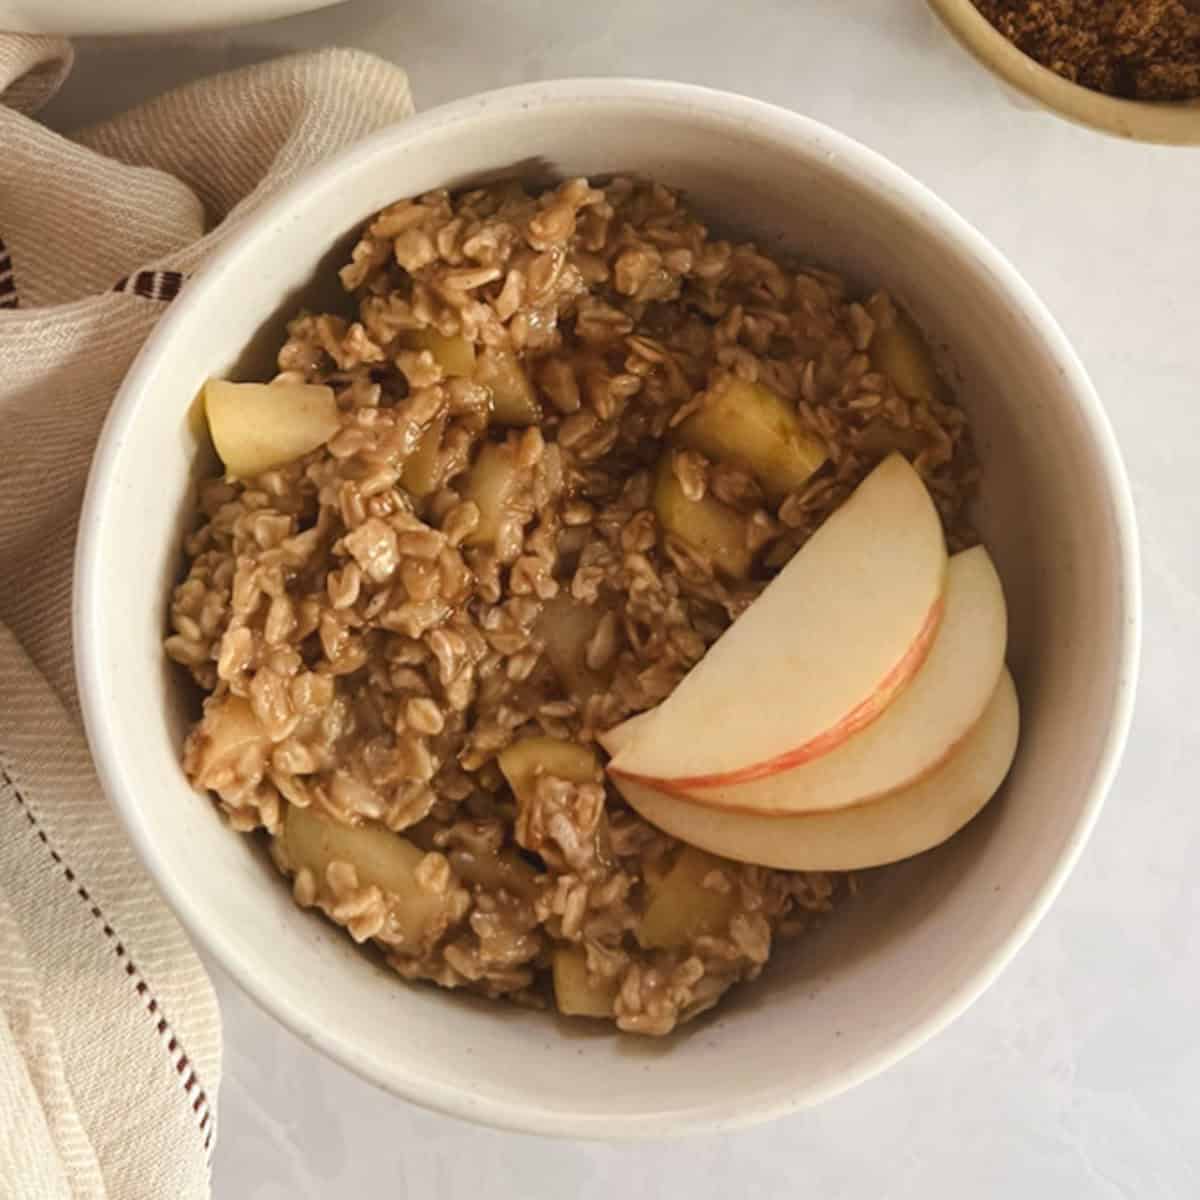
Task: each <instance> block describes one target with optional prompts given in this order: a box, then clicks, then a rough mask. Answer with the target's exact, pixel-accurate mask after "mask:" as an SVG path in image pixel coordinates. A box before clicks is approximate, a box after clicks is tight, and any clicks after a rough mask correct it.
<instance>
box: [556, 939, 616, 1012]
mask: <svg viewBox="0 0 1200 1200" xmlns="http://www.w3.org/2000/svg"><path fill="white" fill-rule="evenodd" d="M553 973H554V1003H555V1004H556V1005H557V1006H558V1011H559V1012H561V1013H563V1014H564V1015H566V1016H568V1017H611V1016H612V1015H613V1006H614V1004H615V1003H616V999H617V988H618V980H616V979H605V978H604V977H603V976H599V975H593V974H591V973H590V972H589V971H588V966H587V954H586V953H585V952H584V951H583V950H581V949H579V948H577V947H575V946H567V947H561V948H559V949H557V950H555V951H554V960H553Z"/></svg>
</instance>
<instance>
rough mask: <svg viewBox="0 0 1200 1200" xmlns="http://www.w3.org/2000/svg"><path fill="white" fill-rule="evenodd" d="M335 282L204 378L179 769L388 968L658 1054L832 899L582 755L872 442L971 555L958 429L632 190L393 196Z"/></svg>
mask: <svg viewBox="0 0 1200 1200" xmlns="http://www.w3.org/2000/svg"><path fill="white" fill-rule="evenodd" d="M341 280H342V283H343V285H344V287H345V289H346V291H347V293H348V294H349V309H352V312H353V315H352V316H340V315H333V314H320V315H316V314H303V315H300V316H298V317H297V318H296V319H295V320H294V321H293V322H292V323H291V325H290V327H289V336H288V339H287V341H286V342H285V344H284V345H283V347H282V348H281V349H280V351H279V356H278V366H279V374H278V375H277V376H276V377H275V379H274V380H273V381H272V382H271V384H270V385H269V386H264V385H242V384H216V383H214V384H210V385H209V391H208V397H207V405H208V414H209V420H210V424H211V427H212V432H213V437H214V441H215V443H216V445H217V448H218V450H219V451H220V453H221V455H222V458H223V459H224V462H225V467H226V473H225V474H224V475H222V476H221V477H219V478H215V479H212V480H210V481H208V482H207V483H206V484H204V486H203V487H202V488H201V490H200V495H199V501H198V507H199V527H198V528H197V529H196V531H195V532H194V533H193V534H191V536H190V537H189V538H188V539H187V543H186V554H187V560H188V566H187V575H186V578H185V579H184V580H183V582H182V583H180V584H179V585H178V587H177V588H176V589H175V592H174V596H173V600H172V604H171V626H172V632H171V634H170V636H169V637H168V638H167V640H166V649H167V653H168V654H169V655H170V656H171V657H172V658H173V659H174V660H175V661H176V662H178V663H181V664H183V665H184V666H185V667H187V668H188V669H189V671H190V672H191V674H192V676H193V677H194V679H195V681H196V682H197V683H198V684H199V686H200V688H201V689H202V690H203V692H204V693H205V694H206V695H205V699H204V709H203V716H202V717H201V718H200V720H199V721H198V723H197V724H196V726H195V728H194V729H193V731H192V733H191V735H190V736H189V738H188V739H187V743H186V748H185V752H184V763H185V767H186V770H187V773H188V775H189V777H190V779H191V780H192V781H193V782H194V784H195V785H196V786H197V787H198V788H202V789H207V790H208V791H210V792H212V793H215V796H216V798H217V801H218V803H219V805H220V808H221V809H222V811H223V812H224V813H225V815H226V817H227V818H228V820H229V823H230V824H231V825H232V826H233V828H234V829H236V830H239V831H242V832H247V833H249V832H252V831H261V834H262V835H263V836H265V837H266V838H267V839H268V841H269V845H270V849H271V854H272V857H273V859H274V861H275V863H276V864H277V865H278V867H279V869H280V870H281V871H282V872H283V873H284V874H286V875H287V876H289V877H290V879H291V886H292V890H293V893H294V895H295V898H296V900H297V901H298V902H299V903H300V904H302V905H305V906H314V907H316V908H319V909H320V910H321V911H322V912H323V913H325V915H326V916H328V917H329V918H330V919H332V920H333V921H335V922H337V923H339V924H341V925H343V926H345V927H346V928H347V930H348V931H349V933H350V935H351V936H352V937H354V938H355V939H356V940H357V941H359V942H372V943H373V944H374V945H375V946H377V947H378V948H379V950H380V951H381V952H382V954H383V956H384V957H385V958H386V961H387V962H388V963H389V964H390V965H391V966H392V967H393V968H394V969H395V970H396V971H397V972H399V974H401V975H403V976H405V977H406V978H409V979H426V980H432V981H434V982H435V983H438V984H441V985H443V986H445V987H465V988H468V989H471V990H473V991H476V992H481V993H483V994H485V995H488V996H493V997H505V998H509V999H512V1000H516V1001H519V1002H522V1003H532V1004H543V1003H548V1002H556V1003H557V1006H558V1008H559V1009H560V1010H562V1011H564V1012H567V1013H576V1014H583V1015H592V1016H603V1017H609V1018H611V1019H614V1020H615V1021H616V1024H617V1025H618V1026H619V1027H620V1028H621V1029H623V1030H626V1031H630V1032H636V1033H649V1034H664V1033H667V1032H669V1031H670V1030H671V1029H672V1028H674V1027H675V1026H676V1024H677V1023H679V1022H680V1021H683V1020H685V1019H687V1018H689V1017H691V1016H693V1015H695V1014H696V1013H699V1012H701V1011H703V1010H705V1009H706V1008H709V1007H710V1006H711V1005H713V1004H714V1003H715V1002H716V1001H717V1000H718V999H719V998H720V997H721V996H722V995H723V994H724V993H725V992H726V991H727V990H728V988H729V987H730V986H731V985H732V984H733V983H735V982H737V981H739V980H742V979H751V978H753V977H755V976H756V975H758V973H759V972H760V971H761V970H762V968H763V965H764V964H765V962H766V961H767V959H768V957H769V955H770V952H771V947H772V943H773V940H774V938H775V937H777V936H779V935H782V934H786V933H792V932H795V931H798V930H801V929H803V928H804V926H805V925H806V924H807V923H808V922H809V921H810V920H811V919H813V918H814V916H817V915H819V914H821V913H824V912H826V911H827V910H829V908H830V907H831V906H832V905H833V903H834V902H835V900H836V898H837V896H838V894H839V892H841V891H842V890H843V889H844V887H845V881H844V879H842V878H840V877H837V876H834V875H829V874H824V873H800V872H784V871H775V870H767V869H764V868H761V867H752V866H745V865H741V864H737V863H733V862H730V861H727V860H723V859H718V858H715V857H713V856H710V855H708V854H705V853H703V852H701V851H699V850H695V849H692V848H689V847H685V846H683V845H682V843H680V842H678V841H676V840H675V839H674V838H671V837H669V836H667V835H666V834H664V833H661V832H659V831H658V830H656V829H655V828H654V827H652V826H651V825H649V824H647V823H646V822H645V821H643V820H642V819H641V818H639V817H638V816H636V815H635V814H634V812H633V811H632V810H631V809H629V808H628V807H626V805H625V804H624V803H623V802H622V801H621V800H620V798H619V796H618V795H617V793H616V792H615V791H614V790H612V789H611V788H610V787H608V786H607V785H606V783H605V777H604V773H603V770H602V763H603V754H602V752H601V751H600V750H599V748H598V746H597V736H598V735H599V734H603V733H604V732H605V731H606V730H609V729H610V728H612V727H613V726H614V725H616V724H617V723H618V722H620V721H622V720H623V719H625V718H627V717H629V716H630V715H632V714H635V713H639V712H642V711H643V710H646V709H649V708H651V707H652V706H654V705H656V704H657V703H658V702H659V701H661V700H662V699H663V698H664V697H665V696H667V695H668V694H669V693H670V692H671V691H672V689H673V688H674V687H675V685H676V684H677V683H678V681H679V680H680V679H681V678H682V677H683V676H684V674H685V673H687V672H688V670H689V669H690V668H691V667H692V666H693V665H694V664H695V663H696V662H697V661H698V660H699V659H700V658H701V657H702V656H703V655H704V653H705V651H706V648H707V647H708V646H710V645H711V644H712V643H713V642H714V641H715V640H716V639H717V638H718V637H719V636H720V635H721V633H722V632H723V631H724V630H725V629H726V627H727V626H728V625H729V624H730V622H732V621H733V620H735V619H736V618H737V617H738V615H739V613H741V612H742V611H743V610H744V609H745V608H746V607H747V606H748V605H749V604H750V603H751V601H753V599H754V598H755V596H756V595H757V594H758V593H759V592H760V591H761V590H762V588H763V587H764V586H765V584H766V582H767V581H768V580H769V579H770V578H771V577H772V575H773V574H774V573H776V572H777V571H778V570H779V569H780V567H781V566H782V565H783V564H785V563H786V562H787V561H788V560H789V559H790V557H791V556H792V554H793V553H794V552H795V551H796V550H797V549H798V548H799V547H800V546H801V545H802V544H803V543H804V542H805V540H806V539H807V537H808V536H809V534H810V533H811V532H812V531H813V530H814V529H815V528H816V527H817V526H818V525H819V524H820V523H821V522H822V521H823V520H824V519H825V517H826V516H828V515H829V513H830V512H832V510H833V509H834V508H836V507H837V506H838V505H839V504H840V503H841V501H842V500H843V499H844V498H845V497H846V496H847V495H848V494H849V493H850V491H851V490H852V489H853V488H854V487H855V486H856V485H857V484H858V483H859V482H860V481H861V480H862V479H863V477H864V476H865V475H866V473H867V472H868V471H869V470H870V469H871V467H873V466H874V465H875V464H876V463H878V462H879V461H880V460H881V459H882V458H883V457H885V456H886V455H887V454H888V453H890V452H892V451H894V450H897V449H899V450H901V451H902V452H904V453H905V455H906V456H907V457H908V458H909V459H910V460H911V461H913V463H914V464H915V465H916V467H917V469H918V471H919V473H920V475H921V477H922V479H923V480H924V482H925V484H926V485H927V487H928V488H929V490H930V493H931V494H932V496H933V497H934V500H935V502H936V504H937V506H938V509H939V512H940V514H941V517H942V521H943V524H944V526H945V528H946V531H947V536H948V539H949V541H950V543H951V545H952V547H959V546H963V545H967V544H969V543H970V542H971V540H972V535H971V532H970V529H969V527H968V525H967V523H966V519H965V515H964V507H965V504H966V502H967V500H968V498H969V496H970V494H971V491H972V488H973V486H974V481H975V474H976V469H975V465H974V459H973V456H972V452H971V448H970V443H969V437H968V434H967V429H966V422H965V418H964V416H963V413H962V412H961V410H960V409H959V408H958V407H957V405H956V404H955V402H954V400H953V397H952V396H951V395H950V393H949V392H948V390H947V389H946V387H945V385H944V384H943V383H942V381H941V380H940V379H939V377H938V376H937V375H936V373H935V372H934V371H933V368H932V366H931V364H930V361H929V358H928V354H927V351H926V349H925V347H924V345H923V343H922V342H921V340H920V338H919V335H917V334H916V332H915V329H914V327H913V326H912V325H911V323H910V322H909V321H908V319H907V317H905V315H904V314H903V313H902V312H901V311H899V310H898V309H897V308H896V307H895V306H894V305H893V304H892V302H891V301H890V300H889V298H888V297H887V296H886V295H884V294H881V293H880V294H876V295H873V296H870V297H867V298H863V299H857V298H855V297H854V296H853V295H851V294H850V293H849V291H848V289H847V287H846V285H845V284H844V283H843V281H842V280H840V279H839V278H837V277H836V276H833V275H831V274H829V273H827V272H825V271H821V270H817V269H815V268H811V267H804V268H796V267H794V266H789V265H787V264H784V263H782V262H780V261H777V260H776V259H774V258H772V257H769V256H768V255H766V254H764V253H763V252H761V251H760V250H758V249H757V248H756V247H755V246H754V245H751V244H734V243H730V242H728V241H723V240H721V239H719V238H716V237H713V236H711V235H710V234H709V231H708V230H707V229H706V228H705V226H704V225H703V224H702V223H700V221H698V220H697V219H696V218H695V217H694V216H693V215H692V214H691V213H690V212H689V211H688V210H687V208H686V207H685V206H684V205H683V203H682V202H681V201H680V199H679V197H678V196H676V195H675V194H673V193H672V192H670V191H668V190H667V189H665V188H663V187H660V186H658V185H655V184H652V183H640V182H633V181H630V180H626V179H616V180H614V181H613V182H611V183H609V184H607V185H605V186H603V187H601V186H592V185H591V184H589V182H588V181H587V180H583V179H576V180H571V181H569V182H567V183H564V184H562V185H561V186H559V187H556V188H553V189H550V190H546V191H543V192H541V193H540V194H535V195H531V194H527V193H526V191H525V190H523V189H522V188H521V187H519V186H518V185H516V184H513V183H505V184H500V185H495V186H490V187H487V188H483V189H479V190H475V191H470V192H466V193H463V194H460V195H451V194H449V193H447V192H444V191H439V192H433V193H430V194H429V195H426V196H422V197H420V198H419V199H416V200H405V201H401V202H399V203H397V204H394V205H392V206H391V207H389V208H387V209H385V210H384V211H383V212H381V213H380V214H378V216H376V217H375V218H374V220H372V221H371V222H370V224H369V225H368V226H367V228H366V230H365V231H364V233H363V234H362V237H361V239H360V240H359V242H358V244H357V245H356V246H355V247H354V250H353V254H352V256H351V260H350V262H349V263H348V264H347V265H346V266H345V267H344V268H343V269H342V272H341ZM711 733H712V731H706V730H698V731H697V735H698V736H707V735H711Z"/></svg>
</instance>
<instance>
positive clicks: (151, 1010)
mask: <svg viewBox="0 0 1200 1200" xmlns="http://www.w3.org/2000/svg"><path fill="white" fill-rule="evenodd" d="M70 64H71V50H70V47H69V46H68V45H67V43H65V42H63V41H61V40H59V39H55V38H39V37H23V36H16V35H4V34H0V1198H3V1200H8V1198H16V1197H19V1198H21V1200H26V1198H28V1200H59V1198H66V1197H72V1198H80V1197H88V1198H93V1197H95V1198H97V1200H100V1198H104V1200H147V1198H158V1197H163V1198H169V1200H192V1198H194V1197H202V1196H207V1195H208V1194H209V1177H210V1163H211V1155H212V1148H213V1144H214V1136H215V1129H216V1096H217V1086H218V1081H219V1078H220V1070H221V1038H220V1023H219V1017H218V1013H217V1008H216V1002H215V999H214V996H213V992H212V988H211V986H210V984H209V982H208V979H207V978H206V976H205V974H204V970H203V968H202V966H201V964H200V962H199V960H198V959H197V957H196V955H195V953H194V952H193V950H192V949H191V947H190V946H189V945H188V942H187V940H186V938H185V936H184V934H183V932H182V930H181V929H180V927H179V925H178V924H177V923H176V921H175V919H174V917H173V916H172V915H171V914H170V912H169V911H168V910H167V909H166V907H165V906H164V905H163V903H162V901H161V899H160V898H159V897H158V895H157V893H156V892H155V890H154V887H153V885H152V884H151V883H150V881H149V880H148V879H147V878H146V876H145V875H144V874H143V873H142V871H141V869H140V867H139V866H138V864H137V863H136V861H135V859H134V857H133V855H132V852H131V851H130V849H129V847H128V845H127V844H126V841H125V839H124V836H123V833H122V831H121V829H120V827H119V825H118V824H117V822H116V819H115V818H114V816H113V814H112V812H111V811H110V809H109V807H108V805H107V804H106V802H105V800H104V798H103V796H102V795H101V794H100V790H99V787H98V785H97V783H96V779H95V776H94V774H93V772H92V768H91V765H90V762H89V759H88V754H87V748H86V745H85V742H84V740H83V735H82V733H81V730H80V725H79V715H78V706H77V703H76V699H75V694H74V683H73V677H72V669H71V644H70V591H71V558H72V552H73V548H74V537H75V525H76V520H77V516H78V510H79V504H80V500H81V498H82V494H83V488H84V482H85V479H86V476H87V469H88V463H89V461H90V459H91V453H92V448H93V445H94V443H95V440H96V436H97V434H98V432H99V429H100V425H101V422H102V421H103V419H104V415H105V412H106V411H107V408H108V405H109V403H110V401H111V399H112V396H113V393H114V392H115V390H116V388H117V386H118V385H119V383H120V381H121V378H122V376H123V375H124V373H125V371H126V370H127V368H128V367H129V364H130V362H131V361H132V360H133V357H134V355H135V354H136V353H137V350H138V347H139V346H140V345H141V343H142V341H143V340H144V338H145V337H146V334H147V333H148V332H149V331H150V329H151V327H152V326H153V325H154V323H155V321H156V320H157V319H158V317H159V316H160V315H161V313H162V312H163V310H164V308H165V307H166V305H167V304H169V303H170V301H171V300H172V298H173V297H174V296H175V295H176V294H177V293H178V292H179V290H180V289H181V288H182V287H186V286H187V279H188V275H189V273H190V272H191V271H192V270H193V269H194V268H195V267H196V265H197V264H198V263H199V262H200V261H201V260H202V259H203V258H204V257H205V256H206V255H207V254H208V253H210V252H211V250H212V249H213V248H214V247H216V246H217V245H218V244H219V243H220V242H221V241H222V240H223V239H224V237H225V236H226V234H227V233H228V231H229V229H230V228H231V227H232V226H234V225H236V224H237V222H238V221H239V220H241V219H243V218H244V217H245V216H246V214H248V213H250V212H252V211H254V209H255V208H256V207H257V206H258V205H259V204H260V203H261V202H262V201H263V199H264V198H266V197H267V196H268V195H270V194H271V193H272V192H274V191H275V190H276V189H277V188H278V187H279V186H280V184H282V183H284V182H286V181H287V180H289V179H290V178H292V177H293V176H294V175H295V174H296V172H298V171H300V170H302V169H303V168H304V167H305V166H307V165H308V164H310V163H312V162H314V161H316V160H317V159H319V158H321V157H323V156H325V155H327V154H329V153H331V152H333V151H335V150H338V149H340V148H341V147H343V146H345V145H346V144H348V143H349V142H352V141H354V140H356V139H358V138H360V137H362V136H364V135H365V134H367V133H370V132H372V131H373V130H375V129H377V128H379V127H380V126H382V125H385V124H388V123H390V122H393V121H396V120H399V119H401V118H403V117H405V116H407V115H408V114H409V113H410V112H411V111H412V103H411V99H410V96H409V90H408V82H407V79H406V77H405V75H404V73H403V72H402V71H400V70H399V69H398V68H396V67H393V66H390V65H388V64H386V63H383V62H381V61H379V60H377V59H375V58H372V57H370V56H369V55H363V54H357V53H350V52H345V51H339V50H327V51H322V52H320V53H316V54H306V55H299V56H295V57H289V58H282V59H278V60H276V61H274V62H270V63H266V64H264V65H261V66H256V67H251V68H248V69H245V70H241V71H237V72H234V73H231V74H227V75H222V76H219V77H217V78H214V79H209V80H203V81H201V82H198V83H195V84H192V85H189V86H188V87H185V88H182V89H180V90H178V91H176V92H172V93H170V94H169V95H165V96H161V97H159V98H158V99H156V100H154V101H152V102H151V103H149V104H146V105H144V106H143V107H141V108H139V109H137V110H135V111H132V112H129V113H126V114H124V115H123V116H120V117H117V118H115V119H113V120H111V121H106V122H104V123H103V124H101V125H96V126H94V127H92V128H89V129H86V130H83V131H82V132H80V133H77V134H75V135H73V136H71V137H63V136H61V135H58V134H55V133H52V132H51V131H50V130H48V129H46V128H45V127H44V126H42V125H40V124H39V123H38V122H37V120H36V119H35V118H34V115H33V114H34V113H35V112H36V111H37V109H38V108H39V107H40V105H42V104H43V103H44V102H45V101H46V100H47V99H49V97H50V96H51V95H53V93H54V91H55V90H56V88H57V87H58V86H59V85H60V83H61V82H62V80H63V79H64V78H65V77H66V75H67V73H68V71H69V70H70Z"/></svg>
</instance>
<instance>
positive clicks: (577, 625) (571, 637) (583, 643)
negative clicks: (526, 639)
mask: <svg viewBox="0 0 1200 1200" xmlns="http://www.w3.org/2000/svg"><path fill="white" fill-rule="evenodd" d="M605 611H606V610H605V609H604V608H603V607H602V606H601V605H599V604H584V603H582V602H581V601H579V600H576V599H575V598H574V597H573V596H571V595H570V594H569V593H567V592H565V591H563V592H559V593H558V595H557V596H555V597H554V598H553V599H551V600H547V601H546V604H545V607H544V608H543V609H542V615H541V618H540V619H539V620H538V623H537V633H538V636H539V637H541V639H542V640H543V641H544V642H545V643H546V657H547V658H548V659H549V660H550V665H551V666H552V667H553V668H554V671H555V673H556V674H557V675H558V677H559V679H560V680H561V681H562V684H563V686H564V687H565V688H566V689H567V690H568V691H569V692H570V693H571V694H572V695H574V696H581V697H584V698H586V697H588V696H591V695H593V694H594V693H595V692H598V691H600V690H602V689H603V688H604V686H605V683H606V679H607V676H606V673H605V672H603V671H593V670H592V668H591V667H589V666H588V665H587V646H588V642H590V641H591V640H592V637H593V636H594V635H595V632H596V629H597V627H598V626H599V624H600V621H601V619H602V618H603V617H604V614H605Z"/></svg>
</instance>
